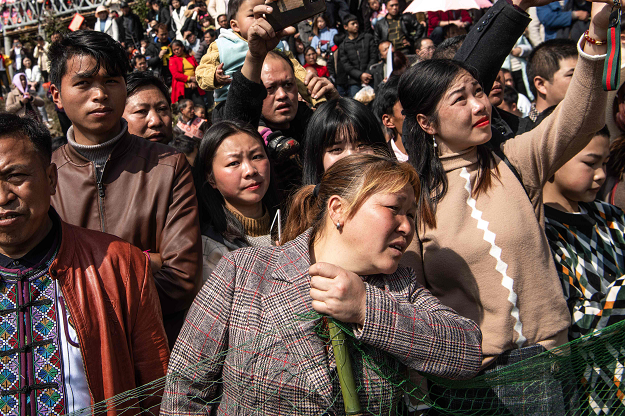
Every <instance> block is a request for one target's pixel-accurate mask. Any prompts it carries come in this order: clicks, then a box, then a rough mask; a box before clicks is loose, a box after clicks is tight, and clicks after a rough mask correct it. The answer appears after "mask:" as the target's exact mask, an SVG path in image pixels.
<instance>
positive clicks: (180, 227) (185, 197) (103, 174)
mask: <svg viewBox="0 0 625 416" xmlns="http://www.w3.org/2000/svg"><path fill="white" fill-rule="evenodd" d="M49 58H50V76H51V83H52V85H51V87H50V90H51V92H52V97H53V100H54V102H55V104H56V105H57V107H59V108H61V109H63V110H64V111H65V113H66V114H67V116H68V117H69V119H70V120H71V121H72V124H73V126H72V128H70V130H68V133H67V138H68V142H69V143H68V144H66V145H65V146H63V147H61V148H59V149H57V150H56V151H55V152H54V154H53V156H52V161H53V162H54V163H56V165H57V167H58V176H59V186H58V190H57V193H56V195H54V197H53V198H52V205H53V206H54V208H55V209H56V210H57V212H58V213H59V215H60V216H61V218H62V219H63V220H64V221H67V222H69V223H70V224H74V225H79V226H82V227H85V228H89V229H92V230H99V231H103V232H106V233H109V234H113V235H116V236H118V237H120V238H123V239H124V240H126V241H128V242H129V243H131V244H133V245H135V246H137V247H139V248H140V249H142V250H144V251H147V252H148V255H149V257H150V265H151V267H152V272H153V274H154V278H155V283H156V288H157V290H158V293H159V297H160V301H161V308H162V310H163V321H164V324H165V331H166V332H167V336H168V339H169V344H170V346H173V343H174V342H175V340H176V337H177V335H178V332H179V331H180V328H181V327H182V324H183V322H184V315H185V313H186V311H187V309H188V308H189V306H190V305H191V303H192V301H193V298H194V297H195V295H196V293H197V292H198V291H199V289H200V284H201V279H202V273H201V264H202V263H201V241H200V229H199V221H198V208H197V200H196V197H195V188H194V185H193V180H192V176H191V170H190V167H189V164H188V163H187V161H186V158H185V156H184V155H183V154H181V153H178V152H176V151H175V150H174V149H172V148H170V147H168V146H164V145H162V144H159V143H152V142H150V141H148V140H144V139H141V138H139V137H137V136H133V135H131V134H129V133H128V128H127V127H128V126H127V123H126V121H125V120H124V119H123V118H122V114H123V112H124V106H125V101H126V85H125V76H126V74H127V73H128V72H129V70H130V65H129V62H128V59H127V57H126V55H125V52H124V49H123V48H122V47H121V46H120V45H119V43H117V42H115V41H114V40H113V39H112V38H111V37H110V36H108V35H106V34H104V33H101V32H92V31H78V32H74V33H71V34H68V35H66V36H65V37H64V38H62V39H61V40H60V41H59V42H55V43H53V44H52V45H51V46H50V54H49Z"/></svg>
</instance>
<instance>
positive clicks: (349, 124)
mask: <svg viewBox="0 0 625 416" xmlns="http://www.w3.org/2000/svg"><path fill="white" fill-rule="evenodd" d="M341 140H347V141H349V142H354V143H362V144H366V145H370V146H372V147H373V148H374V151H376V153H381V154H382V155H384V156H391V154H390V151H389V150H388V145H387V144H386V140H385V139H384V133H383V132H382V127H381V126H380V123H378V122H377V119H376V118H375V115H373V113H372V112H371V110H369V109H368V108H367V107H366V106H365V105H364V104H362V103H360V102H358V101H356V100H353V99H351V98H337V99H334V100H330V101H328V102H326V103H324V104H322V105H321V106H320V107H319V108H318V109H317V111H315V113H314V114H313V115H312V117H311V118H310V121H309V122H308V126H307V127H306V133H305V135H304V140H303V146H302V164H303V169H302V170H303V178H302V185H316V184H318V183H319V181H321V175H323V171H324V169H323V154H324V152H325V150H326V149H328V148H330V147H331V146H333V145H334V144H335V143H336V142H337V141H341Z"/></svg>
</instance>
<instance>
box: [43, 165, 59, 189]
mask: <svg viewBox="0 0 625 416" xmlns="http://www.w3.org/2000/svg"><path fill="white" fill-rule="evenodd" d="M46 176H47V177H48V185H49V186H50V195H55V194H56V185H57V184H58V182H59V176H58V173H57V170H56V164H54V163H50V165H49V166H48V167H47V168H46Z"/></svg>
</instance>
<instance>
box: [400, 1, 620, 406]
mask: <svg viewBox="0 0 625 416" xmlns="http://www.w3.org/2000/svg"><path fill="white" fill-rule="evenodd" d="M510 7H512V6H510ZM592 7H593V19H592V23H591V25H590V28H591V29H590V32H589V33H590V34H589V36H591V37H592V38H594V39H598V40H602V41H605V37H606V33H607V27H608V16H609V14H610V6H608V5H605V4H600V3H593V6H592ZM578 50H579V61H578V64H577V67H576V69H575V73H574V75H573V78H572V80H571V82H570V86H569V89H568V91H567V93H566V97H565V98H564V100H563V101H562V102H561V103H560V104H559V105H558V106H557V107H556V109H555V110H554V112H553V113H552V114H551V115H550V116H549V117H547V118H546V119H545V120H544V121H543V122H542V123H541V124H540V125H538V126H537V127H536V128H534V130H532V131H530V132H527V133H524V134H521V135H519V136H517V137H515V138H514V139H511V140H508V141H505V142H503V143H502V144H501V145H500V146H499V145H497V144H495V143H493V142H499V140H491V138H494V134H495V133H497V130H495V129H494V128H492V127H491V111H492V107H491V105H490V103H489V101H488V95H487V94H486V93H485V91H484V90H483V88H482V86H481V85H480V83H479V82H478V74H477V73H476V72H475V71H474V70H473V69H472V68H470V67H468V66H467V65H465V64H463V63H462V62H458V61H452V60H430V61H425V62H421V63H419V64H417V65H415V66H414V67H412V68H411V69H409V70H408V72H406V73H405V74H404V75H403V76H402V77H401V79H400V83H399V99H400V102H401V104H402V107H403V114H404V115H405V121H404V124H403V133H404V134H403V136H402V141H403V143H404V146H405V148H406V150H407V153H408V157H409V163H411V164H412V165H413V166H414V167H415V169H416V170H417V172H418V173H419V177H420V180H421V189H422V193H421V195H420V198H419V211H420V217H419V218H420V220H421V221H420V225H419V227H418V229H417V236H416V238H415V239H414V240H413V243H412V245H411V247H410V248H409V249H408V251H407V252H406V255H405V256H404V259H403V261H402V264H405V265H406V266H410V267H412V268H414V269H415V270H416V271H417V276H418V277H419V281H420V282H421V283H422V284H423V285H424V286H425V287H427V288H428V289H430V290H431V292H432V294H434V295H435V296H436V297H437V298H439V299H440V300H441V302H442V303H443V304H445V305H447V306H449V307H451V308H453V309H454V310H456V311H457V312H458V313H459V314H460V315H462V316H465V317H468V318H470V319H472V320H474V321H475V322H477V323H478V324H479V325H480V328H481V330H482V333H483V343H482V350H483V354H484V358H483V363H482V369H483V370H484V371H485V372H491V371H495V370H498V369H502V368H504V367H506V366H508V365H510V364H513V363H516V362H518V361H521V360H523V359H526V358H530V357H533V356H536V355H538V354H540V353H542V352H544V351H545V350H548V349H552V348H555V347H558V346H560V345H562V344H564V343H566V342H567V341H568V338H567V332H568V327H569V325H570V315H569V312H568V308H567V304H566V301H565V299H564V297H563V294H562V288H561V286H560V282H559V278H558V274H557V272H556V269H555V266H554V264H553V260H552V258H551V253H550V248H549V244H548V242H547V239H546V238H545V234H544V230H543V226H544V210H543V196H542V189H543V186H544V185H545V183H546V182H547V181H548V180H549V179H550V178H551V177H552V176H553V175H554V173H555V172H556V171H557V170H558V169H559V168H560V167H561V166H562V165H563V164H564V163H566V162H567V161H568V160H569V159H571V158H572V157H573V156H574V155H575V154H577V153H578V152H579V151H580V150H581V149H582V148H584V147H585V146H586V144H587V143H588V142H589V141H590V140H591V138H592V137H593V136H594V134H595V132H596V131H598V130H599V129H600V128H601V127H602V126H603V123H604V120H605V119H604V115H603V111H604V108H605V102H606V93H605V92H604V91H603V90H602V87H601V79H602V74H603V61H604V58H605V53H606V47H605V45H604V44H600V45H596V44H592V43H591V42H587V41H586V40H585V39H584V38H583V37H582V39H581V40H580V42H579V44H578ZM545 368H546V370H545V371H544V372H537V373H536V375H535V377H536V378H535V379H533V380H532V383H531V385H528V384H530V383H522V382H521V383H518V385H510V386H501V387H499V386H498V387H497V390H496V391H495V389H493V390H491V391H490V392H488V391H487V392H481V393H471V394H477V396H471V397H481V396H483V397H487V396H488V397H496V398H498V400H500V402H501V403H504V405H503V406H502V409H499V410H501V412H500V413H498V414H508V413H506V409H507V411H509V412H510V413H512V414H538V413H541V414H563V413H564V411H563V410H562V409H564V408H566V406H567V405H568V403H567V400H569V399H572V398H573V396H574V395H571V394H568V393H570V392H567V391H566V389H568V387H567V386H565V385H561V384H560V383H559V382H558V381H556V379H555V378H554V375H553V374H552V373H551V372H552V371H553V372H555V371H557V369H555V367H554V368H551V367H545ZM520 392H522V393H520ZM468 394H469V393H467V392H465V391H463V392H461V393H459V396H461V397H468V396H467V395H468ZM467 404H468V403H467ZM531 409H540V410H539V411H538V410H536V411H532V410H531ZM463 410H468V409H463ZM499 410H498V411H499Z"/></svg>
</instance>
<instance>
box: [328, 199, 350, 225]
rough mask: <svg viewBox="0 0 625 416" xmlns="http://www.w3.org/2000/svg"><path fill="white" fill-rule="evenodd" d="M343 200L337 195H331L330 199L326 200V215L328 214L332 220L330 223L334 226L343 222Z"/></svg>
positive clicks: (344, 205)
mask: <svg viewBox="0 0 625 416" xmlns="http://www.w3.org/2000/svg"><path fill="white" fill-rule="evenodd" d="M346 206H347V205H346V204H345V200H344V199H343V198H341V197H340V196H338V195H332V196H331V197H330V199H328V208H327V210H328V214H330V218H331V219H332V223H334V224H336V223H337V222H343V221H344V214H345V207H346Z"/></svg>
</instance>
